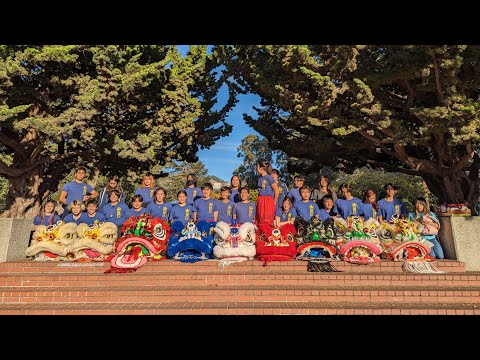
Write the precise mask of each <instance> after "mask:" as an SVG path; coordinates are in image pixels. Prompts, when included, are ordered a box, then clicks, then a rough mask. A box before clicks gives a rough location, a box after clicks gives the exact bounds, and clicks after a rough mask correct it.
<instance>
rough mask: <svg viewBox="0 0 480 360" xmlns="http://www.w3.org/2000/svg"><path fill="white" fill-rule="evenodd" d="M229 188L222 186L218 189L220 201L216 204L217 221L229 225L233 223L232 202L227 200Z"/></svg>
mask: <svg viewBox="0 0 480 360" xmlns="http://www.w3.org/2000/svg"><path fill="white" fill-rule="evenodd" d="M229 196H230V186H222V188H221V189H220V200H218V202H217V206H218V221H225V222H226V223H227V224H231V223H232V221H233V204H235V203H234V202H233V201H231V200H230V199H229Z"/></svg>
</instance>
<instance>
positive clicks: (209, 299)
mask: <svg viewBox="0 0 480 360" xmlns="http://www.w3.org/2000/svg"><path fill="white" fill-rule="evenodd" d="M437 264H438V267H439V268H440V269H441V270H444V271H446V273H444V274H428V275H422V274H412V273H407V272H404V271H403V270H402V266H401V263H398V262H392V261H381V262H380V263H378V264H375V265H369V266H362V265H351V264H348V263H345V262H334V263H333V266H334V267H335V268H336V269H337V270H339V271H340V272H336V273H311V272H307V263H306V262H303V261H289V262H276V263H270V264H269V265H268V266H266V267H263V266H262V263H261V262H259V261H247V262H243V263H238V264H233V265H230V266H228V267H225V268H223V269H219V268H218V263H217V262H215V261H204V262H200V263H196V264H184V263H179V262H174V261H171V260H166V261H161V262H150V263H147V265H145V266H144V267H142V268H140V269H139V270H138V271H137V272H135V273H131V274H104V273H103V272H104V271H105V270H106V269H108V268H109V267H110V264H109V263H41V262H34V261H31V260H22V261H17V262H7V263H1V264H0V294H1V303H0V314H457V315H458V314H471V315H473V314H480V296H479V295H480V272H465V264H464V263H461V262H458V261H454V260H443V261H439V262H438V263H437Z"/></svg>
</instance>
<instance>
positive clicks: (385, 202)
mask: <svg viewBox="0 0 480 360" xmlns="http://www.w3.org/2000/svg"><path fill="white" fill-rule="evenodd" d="M383 188H384V189H385V193H386V195H385V197H384V198H383V199H381V200H379V201H378V207H379V210H380V211H379V212H380V219H379V221H390V220H392V217H397V218H398V219H403V218H404V217H405V215H406V214H407V208H406V206H405V204H404V203H403V202H402V201H401V200H399V199H397V198H395V193H396V191H397V188H396V187H395V186H394V185H393V184H392V183H388V184H386V185H385V186H384V187H383Z"/></svg>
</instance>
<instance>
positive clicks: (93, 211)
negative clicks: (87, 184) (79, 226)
mask: <svg viewBox="0 0 480 360" xmlns="http://www.w3.org/2000/svg"><path fill="white" fill-rule="evenodd" d="M97 210H98V207H97V201H96V200H93V199H92V200H88V201H87V212H86V213H85V224H88V225H93V224H98V223H101V222H105V221H106V218H105V215H104V214H103V213H101V212H99V211H97Z"/></svg>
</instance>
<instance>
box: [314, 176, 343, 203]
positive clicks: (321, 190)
mask: <svg viewBox="0 0 480 360" xmlns="http://www.w3.org/2000/svg"><path fill="white" fill-rule="evenodd" d="M325 195H330V196H331V197H332V199H333V206H334V207H335V203H336V202H337V194H335V192H334V191H333V190H332V188H331V186H330V181H329V180H328V177H326V176H324V175H322V176H320V179H318V188H317V189H314V190H313V192H312V196H311V200H313V201H315V202H316V203H317V205H318V207H319V208H320V209H322V208H323V202H322V198H323V197H324V196H325Z"/></svg>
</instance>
